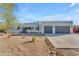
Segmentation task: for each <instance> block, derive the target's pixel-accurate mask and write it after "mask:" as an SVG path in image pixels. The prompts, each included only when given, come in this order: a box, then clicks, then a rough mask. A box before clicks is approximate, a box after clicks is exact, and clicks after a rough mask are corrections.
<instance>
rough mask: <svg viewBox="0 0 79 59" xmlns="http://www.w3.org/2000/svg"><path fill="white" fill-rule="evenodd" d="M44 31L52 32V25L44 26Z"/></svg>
mask: <svg viewBox="0 0 79 59" xmlns="http://www.w3.org/2000/svg"><path fill="white" fill-rule="evenodd" d="M44 33H46V34H52V26H44Z"/></svg>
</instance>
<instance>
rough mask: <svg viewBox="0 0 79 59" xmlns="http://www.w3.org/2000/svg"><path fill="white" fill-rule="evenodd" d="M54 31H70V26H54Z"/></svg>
mask: <svg viewBox="0 0 79 59" xmlns="http://www.w3.org/2000/svg"><path fill="white" fill-rule="evenodd" d="M55 32H56V33H70V26H56V27H55Z"/></svg>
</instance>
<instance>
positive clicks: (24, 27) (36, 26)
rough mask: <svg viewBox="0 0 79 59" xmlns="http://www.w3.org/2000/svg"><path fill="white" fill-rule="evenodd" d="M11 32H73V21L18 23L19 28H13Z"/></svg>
mask: <svg viewBox="0 0 79 59" xmlns="http://www.w3.org/2000/svg"><path fill="white" fill-rule="evenodd" d="M11 32H18V33H32V32H33V33H41V34H58V33H73V21H39V22H34V23H24V24H20V26H19V29H13V30H11Z"/></svg>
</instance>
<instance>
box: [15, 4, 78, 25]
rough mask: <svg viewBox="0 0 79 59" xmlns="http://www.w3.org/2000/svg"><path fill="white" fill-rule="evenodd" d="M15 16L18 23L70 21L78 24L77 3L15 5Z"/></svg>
mask: <svg viewBox="0 0 79 59" xmlns="http://www.w3.org/2000/svg"><path fill="white" fill-rule="evenodd" d="M15 7H16V8H15V10H14V12H15V15H16V17H17V19H18V21H19V22H21V23H26V22H34V21H49V20H50V21H70V20H72V21H73V22H74V24H79V4H78V3H16V4H15Z"/></svg>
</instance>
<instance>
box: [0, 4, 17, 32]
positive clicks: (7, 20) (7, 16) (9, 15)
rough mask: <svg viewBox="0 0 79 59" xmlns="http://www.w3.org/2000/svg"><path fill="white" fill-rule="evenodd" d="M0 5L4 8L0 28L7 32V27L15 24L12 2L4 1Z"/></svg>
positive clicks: (9, 27)
mask: <svg viewBox="0 0 79 59" xmlns="http://www.w3.org/2000/svg"><path fill="white" fill-rule="evenodd" d="M0 7H2V8H3V9H4V10H5V12H4V14H3V15H2V18H3V19H4V24H1V28H2V29H3V30H5V31H6V33H7V32H8V30H9V29H11V28H12V27H13V26H15V25H16V24H17V23H16V17H15V16H14V15H13V9H14V4H12V3H4V4H0Z"/></svg>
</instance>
